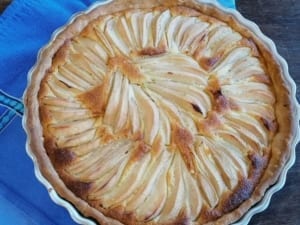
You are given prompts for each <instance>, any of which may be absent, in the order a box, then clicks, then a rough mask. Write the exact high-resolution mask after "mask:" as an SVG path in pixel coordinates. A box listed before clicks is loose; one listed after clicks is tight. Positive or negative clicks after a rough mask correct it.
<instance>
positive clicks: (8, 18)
mask: <svg viewBox="0 0 300 225" xmlns="http://www.w3.org/2000/svg"><path fill="white" fill-rule="evenodd" d="M94 1H95V0H72V1H67V0H14V1H13V2H12V3H11V5H10V6H9V7H8V8H7V9H6V10H5V11H4V12H3V14H2V15H0V224H4V225H10V224H18V225H27V224H28V225H29V224H30V225H35V224H36V225H72V224H75V222H73V221H72V219H71V218H70V216H69V215H68V213H67V211H66V210H65V209H64V208H62V207H60V206H57V205H56V204H55V203H53V202H52V201H51V200H50V198H49V195H48V193H47V190H46V188H44V187H43V185H41V184H40V183H39V182H38V181H37V179H36V178H35V176H34V172H33V164H32V162H31V160H30V158H29V157H28V156H27V155H26V152H25V141H26V136H25V133H24V131H23V129H22V123H21V117H22V113H23V104H22V100H21V97H22V95H23V91H24V89H25V87H26V85H27V73H28V71H29V69H30V68H31V67H32V66H33V64H34V63H35V61H36V57H37V52H38V50H39V49H40V48H41V47H42V46H43V45H45V44H46V43H47V42H48V41H49V39H50V37H51V34H52V32H53V31H54V30H55V29H57V28H58V27H60V26H62V25H63V24H65V23H66V22H67V21H68V19H69V17H70V16H71V15H72V14H73V13H75V12H77V11H82V10H85V9H86V8H87V7H88V6H89V5H90V4H92V3H93V2H94ZM219 2H220V3H221V4H223V5H225V6H227V7H231V8H234V7H235V1H234V0H219Z"/></svg>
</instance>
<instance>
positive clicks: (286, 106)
mask: <svg viewBox="0 0 300 225" xmlns="http://www.w3.org/2000/svg"><path fill="white" fill-rule="evenodd" d="M124 3H125V0H119V1H115V2H113V3H110V4H108V5H105V6H103V7H99V8H96V9H94V10H93V11H92V12H90V13H89V14H88V15H82V16H80V17H78V18H77V19H76V20H75V21H74V22H73V23H72V24H71V25H69V26H67V27H66V28H65V30H64V31H63V32H62V33H60V34H59V35H58V37H57V38H56V39H55V40H54V41H53V42H52V43H51V45H50V46H49V47H47V48H46V49H45V50H44V51H43V53H42V55H41V60H40V62H39V63H38V64H37V67H36V68H35V70H34V71H33V75H32V82H31V84H30V86H29V88H28V90H27V93H26V97H25V105H26V106H27V124H26V126H27V131H30V134H29V139H30V142H29V145H30V148H31V149H32V151H33V153H34V155H35V156H36V158H37V160H38V163H39V167H40V170H41V172H42V174H43V176H44V177H46V179H47V180H49V182H50V183H51V184H52V185H53V186H54V188H55V190H56V191H57V192H58V193H59V195H61V196H62V197H63V198H65V199H67V200H68V201H70V202H72V203H73V204H74V205H75V206H76V208H78V209H79V211H80V212H82V213H83V214H84V215H85V216H87V217H93V218H95V219H96V220H97V221H99V222H100V223H101V224H121V223H120V222H118V221H117V220H115V219H113V218H116V219H119V220H120V221H122V222H123V223H125V224H151V223H143V222H136V221H135V218H134V215H128V214H126V213H125V212H124V209H114V210H111V211H109V210H103V211H102V212H103V213H104V214H105V215H106V216H105V215H104V214H103V213H101V212H100V211H98V210H97V207H96V208H93V207H92V206H91V205H92V204H91V205H88V204H87V203H86V202H85V201H84V200H82V199H86V197H87V193H88V192H89V190H90V188H91V184H90V183H89V182H82V181H74V180H71V179H69V178H68V177H64V175H61V178H62V179H63V180H64V182H63V180H62V179H61V178H60V177H59V175H58V173H61V174H64V173H63V172H61V171H60V170H57V171H56V170H55V169H54V167H53V165H52V163H53V164H54V165H55V166H58V168H59V167H60V166H64V165H66V164H69V163H71V162H72V161H73V160H75V158H76V156H75V155H74V154H73V153H71V152H69V151H68V149H59V150H60V151H58V149H57V145H56V141H55V140H53V139H51V134H50V133H49V131H47V130H45V129H44V130H43V128H42V126H41V124H40V123H39V119H38V118H40V119H41V121H42V123H44V124H47V123H48V122H49V121H50V120H51V118H50V117H51V115H50V114H49V112H48V111H47V110H45V109H44V108H39V102H38V92H39V93H42V92H43V91H45V90H39V87H40V83H41V82H42V80H43V79H44V77H45V74H47V73H48V72H49V70H50V72H51V71H52V70H54V69H55V68H57V67H59V66H60V65H62V64H63V63H65V61H66V59H67V57H68V56H67V52H68V48H69V40H70V39H71V38H72V37H74V36H76V35H77V34H78V33H80V31H81V30H83V29H84V28H85V26H86V25H87V24H88V23H89V22H90V21H92V20H93V19H95V18H97V17H98V16H99V15H106V14H111V13H113V12H118V11H121V10H126V9H128V8H132V9H138V8H151V7H156V6H158V5H159V6H164V7H173V8H172V10H171V11H172V13H176V14H181V15H188V16H199V15H200V14H201V15H203V14H205V15H206V16H205V18H206V20H207V21H208V20H210V21H214V20H216V21H222V22H224V23H227V24H229V25H230V26H231V27H233V28H234V29H235V30H236V31H237V32H239V33H242V34H243V36H244V37H245V39H243V40H244V41H243V43H242V44H244V45H246V46H248V47H250V48H251V49H252V51H253V54H254V55H256V56H261V59H262V60H263V61H265V63H264V66H265V67H266V71H267V72H268V76H270V79H271V82H272V84H273V85H272V87H273V89H274V93H275V94H276V104H275V110H276V119H277V123H276V121H273V120H270V119H269V118H262V119H261V121H262V123H263V124H264V126H265V128H266V129H267V130H269V131H271V132H272V133H274V134H275V136H274V137H273V142H272V146H271V153H270V155H266V156H259V155H249V160H250V162H251V168H252V172H251V173H250V174H251V175H250V177H248V178H241V180H240V181H239V184H238V185H237V188H236V190H233V192H232V193H231V194H229V195H228V196H227V198H225V200H224V201H223V204H220V206H219V207H218V209H215V210H212V211H209V210H208V211H206V212H205V210H204V212H202V213H201V214H202V215H205V216H204V217H203V218H204V219H203V220H202V222H201V223H196V224H228V223H231V222H233V221H235V220H237V219H238V218H240V217H241V216H242V215H243V214H244V213H245V212H246V211H247V210H248V209H249V208H250V207H251V206H252V205H253V204H255V203H256V202H258V201H259V200H260V199H261V198H262V196H263V194H264V192H265V191H266V189H267V188H268V187H269V186H270V185H271V184H273V183H274V182H276V180H277V178H278V176H279V174H280V172H281V169H282V167H283V165H284V164H285V162H286V160H287V158H288V157H289V154H290V149H289V147H290V143H291V137H292V135H293V133H294V132H295V129H296V128H295V125H294V121H295V118H294V113H293V112H294V111H295V108H293V107H295V106H293V105H291V96H290V92H289V90H288V89H287V87H286V81H285V80H284V75H283V72H282V71H281V68H280V66H279V64H278V62H277V61H276V60H275V58H274V56H273V55H272V53H271V52H270V50H269V49H268V48H267V47H266V46H265V45H264V44H263V43H262V42H261V41H260V39H259V37H257V36H256V35H255V34H253V33H252V32H251V31H249V30H248V29H247V28H245V27H244V26H243V25H241V24H240V23H239V22H238V21H237V20H236V19H235V18H233V17H232V16H230V15H227V14H225V13H224V12H221V11H220V10H218V9H216V8H214V7H211V6H206V5H202V4H198V3H196V1H193V0H187V1H184V2H182V1H179V0H175V1H171V0H168V1H160V0H150V1H147V2H143V3H141V2H140V1H133V0H132V1H126V4H124ZM177 5H183V6H186V7H174V6H177ZM191 8H192V9H191ZM202 13H203V14H202ZM254 43H255V44H254ZM256 46H257V47H256ZM161 53H164V50H161V49H158V50H153V49H145V50H143V51H142V52H141V55H149V56H152V55H157V54H161ZM52 58H53V60H52ZM117 59H118V60H119V61H120V59H119V58H117ZM218 59H219V58H218V56H216V57H213V58H203V59H202V61H200V64H201V65H202V66H203V68H204V69H206V70H210V69H212V68H213V67H214V66H215V65H216V64H217V63H218ZM121 61H122V62H124V63H118V65H123V66H121V70H124V71H126V72H125V74H127V75H128V77H129V76H132V75H133V76H134V77H130V79H132V80H133V81H134V82H137V81H138V82H140V76H139V75H140V73H139V71H138V70H137V69H136V68H132V67H131V66H129V65H130V63H126V62H127V61H126V60H125V61H124V59H122V60H121ZM114 63H115V61H113V62H111V63H110V64H112V65H114ZM51 65H52V66H51ZM268 76H266V75H257V78H255V79H257V80H258V81H262V82H264V83H268V84H269V83H270V81H269V79H268ZM266 77H267V78H266ZM213 86H214V87H213V88H212V90H213V91H212V90H210V91H212V95H213V96H214V97H215V102H216V103H217V104H216V111H217V112H220V111H223V110H225V109H227V108H230V107H231V106H232V105H234V103H230V101H229V100H228V99H226V98H225V97H224V96H223V95H222V92H221V91H220V89H219V88H218V87H217V86H218V85H217V83H215V84H214V85H213ZM103 89H104V88H102V87H101V86H99V87H97V88H95V89H92V90H90V91H89V92H86V93H85V94H84V95H81V96H79V99H80V101H82V102H83V103H84V104H86V105H87V107H88V108H90V109H91V111H92V112H93V113H94V114H102V113H103V108H104V107H105V105H106V103H105V101H103V102H98V101H97V100H96V99H98V97H99V96H103V95H104V96H105V95H106V93H103ZM41 96H42V95H41ZM101 99H102V98H101ZM103 99H104V100H105V98H103ZM192 108H193V109H194V110H195V111H196V112H200V113H201V114H202V113H203V112H202V111H201V109H200V108H199V107H198V106H197V105H193V104H192ZM231 108H234V107H231ZM236 109H237V108H236ZM199 124H200V125H199V130H201V131H202V132H203V133H204V132H208V131H209V130H211V129H214V128H216V127H218V126H221V125H222V121H220V119H219V118H218V116H217V113H216V112H212V113H210V114H209V115H208V117H207V118H206V119H205V120H204V121H200V122H199ZM174 136H175V140H176V141H175V143H176V144H177V145H178V146H179V149H180V151H181V154H183V156H184V157H183V158H184V159H185V161H186V163H187V167H188V168H189V169H190V170H192V169H193V166H192V164H190V162H191V160H190V159H191V155H190V152H189V145H191V144H192V142H193V140H192V138H191V135H190V134H189V133H188V131H186V130H182V129H181V128H175V131H174ZM43 138H45V140H44V142H43V141H42V140H43ZM46 149H47V151H48V154H50V158H51V160H52V163H51V161H50V160H49V157H48V155H47V152H46ZM148 150H149V148H148V147H147V146H146V145H145V143H143V142H142V143H141V144H140V145H138V147H137V154H135V158H136V157H137V160H138V159H139V158H141V157H143V155H144V153H145V152H147V151H148ZM269 157H270V158H269ZM267 159H268V160H267ZM267 162H268V163H267ZM264 168H266V169H265V171H266V172H264V173H263V172H262V171H263V169H264ZM250 196H251V197H250ZM78 197H79V198H78ZM100 208H101V207H100ZM210 221H212V222H210ZM171 224H192V222H191V221H190V220H189V219H187V218H178V220H177V221H176V222H172V223H171Z"/></svg>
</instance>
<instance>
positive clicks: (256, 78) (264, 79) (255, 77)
mask: <svg viewBox="0 0 300 225" xmlns="http://www.w3.org/2000/svg"><path fill="white" fill-rule="evenodd" d="M252 80H253V81H255V82H259V83H264V84H270V83H271V80H270V77H269V76H267V75H266V74H256V75H253V76H252Z"/></svg>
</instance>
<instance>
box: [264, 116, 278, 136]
mask: <svg viewBox="0 0 300 225" xmlns="http://www.w3.org/2000/svg"><path fill="white" fill-rule="evenodd" d="M261 121H262V123H263V125H264V126H265V128H267V130H268V131H271V132H274V133H275V132H276V131H277V130H278V124H277V122H276V120H270V119H268V118H261Z"/></svg>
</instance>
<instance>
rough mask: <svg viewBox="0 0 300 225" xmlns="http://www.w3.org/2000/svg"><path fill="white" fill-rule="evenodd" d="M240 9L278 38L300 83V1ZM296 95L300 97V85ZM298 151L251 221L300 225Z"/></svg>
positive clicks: (261, 1) (246, 4) (247, 3)
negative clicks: (278, 185)
mask: <svg viewBox="0 0 300 225" xmlns="http://www.w3.org/2000/svg"><path fill="white" fill-rule="evenodd" d="M237 9H238V10H239V11H240V12H241V13H242V15H244V16H245V17H246V18H248V19H250V20H252V21H254V22H255V23H256V24H257V25H259V27H260V28H261V30H262V31H263V33H265V34H266V35H267V36H268V37H270V38H271V39H272V40H273V41H274V42H275V44H276V46H277V48H278V51H279V53H280V54H281V55H282V56H283V57H284V58H285V59H286V60H287V62H288V64H289V71H290V74H291V76H292V77H293V78H294V80H295V81H296V83H297V87H299V86H300V1H299V0H272V1H270V0H269V1H268V0H237ZM297 98H298V100H299V99H300V89H298V91H297ZM296 154H297V159H296V163H295V165H294V166H293V167H292V169H291V170H290V171H289V172H288V176H287V182H286V185H285V186H284V188H283V189H282V190H281V191H279V192H278V193H276V194H275V195H274V196H273V197H272V200H271V203H270V206H269V207H268V209H266V210H265V211H264V212H262V213H259V214H257V215H255V216H254V217H253V218H252V220H251V221H250V223H249V225H300V146H298V147H297V150H296Z"/></svg>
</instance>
